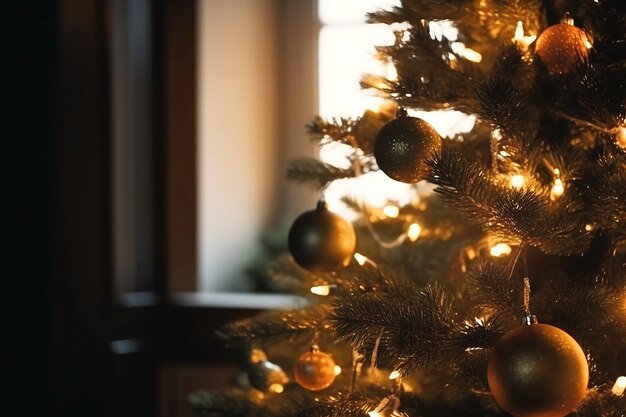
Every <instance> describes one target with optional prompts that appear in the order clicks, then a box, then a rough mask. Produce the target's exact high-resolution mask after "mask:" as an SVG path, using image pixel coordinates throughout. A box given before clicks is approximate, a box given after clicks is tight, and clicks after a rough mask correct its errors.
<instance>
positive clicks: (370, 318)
mask: <svg viewBox="0 0 626 417" xmlns="http://www.w3.org/2000/svg"><path fill="white" fill-rule="evenodd" d="M369 19H370V20H371V21H372V22H377V23H384V24H388V25H391V27H392V28H394V30H395V34H396V41H395V43H394V44H393V45H389V46H380V47H378V48H377V51H378V53H379V55H380V58H381V59H382V60H385V61H387V62H389V63H392V64H393V65H394V66H395V69H396V72H397V76H396V77H393V78H385V77H378V76H365V77H364V78H363V80H362V85H363V87H364V88H368V89H374V90H376V91H377V93H378V94H379V95H380V96H381V97H384V98H385V99H387V102H386V103H387V104H386V105H385V106H383V107H381V109H379V110H378V111H373V110H368V111H366V112H365V113H364V114H363V115H362V117H360V118H356V119H351V118H342V119H331V120H326V119H323V118H321V117H315V118H313V120H312V122H311V124H310V125H309V126H308V129H309V132H310V134H311V137H312V138H313V139H314V140H316V141H318V142H319V143H321V144H324V143H330V142H337V143H342V144H345V145H348V146H350V147H351V151H350V153H349V155H348V156H347V158H348V159H349V161H350V164H351V165H350V166H351V167H350V168H340V167H336V166H333V165H330V164H327V163H324V162H321V161H319V160H316V159H299V160H297V161H293V163H292V164H291V165H290V166H289V170H288V171H289V172H288V175H289V176H290V177H291V178H292V179H294V180H297V181H301V182H310V183H313V184H316V185H318V186H320V201H319V203H318V205H317V207H312V208H311V210H310V211H307V212H305V213H302V215H301V216H300V217H298V218H297V219H296V220H295V222H294V223H293V225H292V227H291V229H290V232H289V242H288V244H289V253H288V254H285V255H284V256H281V257H279V258H278V259H277V260H276V261H275V263H274V264H273V266H272V268H271V271H270V272H271V275H272V277H273V279H274V280H275V282H276V283H277V285H281V286H283V287H284V288H286V289H289V290H290V291H293V292H295V293H297V294H300V295H302V297H304V298H306V304H305V305H303V306H302V308H298V309H288V310H278V311H269V312H265V313H262V314H260V315H258V316H256V317H254V318H251V319H247V320H243V321H238V322H234V323H231V324H229V325H228V326H226V327H225V328H223V329H221V330H220V331H219V336H220V339H221V340H222V342H224V343H228V344H229V345H231V346H232V347H233V349H239V350H240V351H241V352H244V354H245V358H246V359H245V360H244V361H243V371H244V374H245V376H246V378H247V381H246V383H244V384H241V386H238V387H233V389H232V390H231V391H228V392H200V393H194V394H193V395H192V396H191V400H192V403H193V405H194V408H195V410H196V412H197V413H198V415H218V416H236V417H239V416H241V417H243V416H246V417H248V416H343V417H345V416H363V417H368V416H370V417H379V416H403V415H406V416H491V415H493V416H496V415H502V416H504V415H509V414H510V415H514V416H518V417H559V416H565V415H568V414H570V413H573V414H571V415H576V416H615V417H617V416H624V415H625V413H626V399H625V397H624V388H625V387H626V377H624V376H623V375H626V2H624V1H623V0H543V1H542V0H528V1H521V0H518V1H504V0H404V1H402V4H401V6H400V7H396V8H393V9H390V10H381V11H374V12H372V13H371V15H369ZM437 25H440V26H441V25H447V27H450V28H453V29H454V31H453V32H454V38H452V36H448V35H445V34H444V35H443V36H442V35H441V34H439V35H437V34H434V33H433V28H434V27H436V26H437ZM450 109H454V110H457V111H460V112H463V113H465V114H468V115H473V116H475V117H476V121H475V123H474V125H473V127H472V129H471V130H470V131H468V132H462V133H458V134H455V135H454V137H443V138H442V137H441V136H440V135H439V134H438V133H437V131H436V130H435V129H434V128H433V127H431V126H430V125H429V124H428V123H427V122H426V121H424V120H422V119H421V118H418V117H416V114H418V113H416V111H439V110H450ZM376 170H381V171H383V172H384V173H385V174H386V175H388V176H389V177H390V178H392V179H394V180H396V181H400V182H404V183H407V184H414V185H413V186H412V187H411V188H410V189H411V193H413V194H412V196H411V198H408V199H407V200H406V201H407V202H406V204H402V205H400V206H392V208H393V209H392V210H383V211H381V210H378V209H375V208H373V207H369V206H368V205H367V204H366V203H364V202H363V200H362V199H360V198H352V197H346V199H345V202H346V204H347V205H349V206H350V207H351V208H353V209H354V211H355V213H358V217H357V218H356V220H355V221H354V222H349V221H347V220H346V219H345V218H343V217H342V216H340V215H338V214H336V213H333V212H332V211H330V210H329V209H328V207H327V205H326V203H325V202H324V198H323V196H324V189H325V187H326V186H327V185H328V184H329V183H331V182H333V181H336V180H339V179H344V178H353V177H359V176H361V175H364V174H366V173H368V172H373V171H376ZM424 184H432V185H433V186H434V191H432V192H429V191H428V190H429V189H428V187H425V186H424ZM425 190H426V191H425ZM372 192H375V190H372ZM276 363H279V364H280V365H281V366H278V365H276ZM283 369H284V370H283Z"/></svg>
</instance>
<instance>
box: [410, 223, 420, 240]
mask: <svg viewBox="0 0 626 417" xmlns="http://www.w3.org/2000/svg"><path fill="white" fill-rule="evenodd" d="M420 233H422V228H421V226H420V225H419V224H417V223H411V225H410V226H409V230H408V231H407V233H406V235H407V236H408V237H409V240H410V241H411V242H415V241H416V240H417V238H418V237H420Z"/></svg>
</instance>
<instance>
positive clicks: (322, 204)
mask: <svg viewBox="0 0 626 417" xmlns="http://www.w3.org/2000/svg"><path fill="white" fill-rule="evenodd" d="M315 208H316V209H318V210H326V209H327V208H328V205H327V204H326V199H325V198H324V197H321V198H320V199H319V200H317V204H316V205H315Z"/></svg>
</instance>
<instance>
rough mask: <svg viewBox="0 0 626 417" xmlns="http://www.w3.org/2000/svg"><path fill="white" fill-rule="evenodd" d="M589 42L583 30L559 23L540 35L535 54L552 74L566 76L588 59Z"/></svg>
mask: <svg viewBox="0 0 626 417" xmlns="http://www.w3.org/2000/svg"><path fill="white" fill-rule="evenodd" d="M588 42H589V41H588V39H587V35H586V34H585V32H584V31H583V30H582V29H579V28H577V27H576V26H574V25H570V24H569V23H558V24H556V25H553V26H550V27H548V28H547V29H546V30H544V31H543V32H542V33H541V35H539V38H537V43H536V45H535V52H536V53H537V55H538V56H539V58H540V59H541V62H543V63H544V65H545V66H546V67H547V68H548V70H549V71H550V72H551V73H554V74H564V73H567V72H570V71H571V70H572V69H573V68H574V67H575V66H576V64H577V63H578V62H580V61H584V60H586V59H587V54H588V52H589V49H588Z"/></svg>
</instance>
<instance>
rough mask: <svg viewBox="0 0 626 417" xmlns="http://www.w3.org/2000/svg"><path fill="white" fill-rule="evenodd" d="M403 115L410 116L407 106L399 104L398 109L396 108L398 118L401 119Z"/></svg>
mask: <svg viewBox="0 0 626 417" xmlns="http://www.w3.org/2000/svg"><path fill="white" fill-rule="evenodd" d="M402 117H409V113H407V111H406V108H404V107H402V106H399V107H398V110H396V118H398V119H400V118H402Z"/></svg>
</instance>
